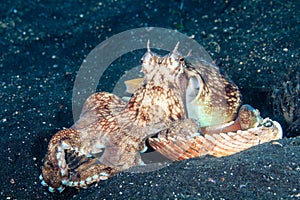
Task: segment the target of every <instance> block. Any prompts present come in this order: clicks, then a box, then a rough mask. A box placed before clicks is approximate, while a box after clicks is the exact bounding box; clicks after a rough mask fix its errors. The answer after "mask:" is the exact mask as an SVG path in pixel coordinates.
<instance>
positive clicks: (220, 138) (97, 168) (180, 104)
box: [40, 44, 280, 192]
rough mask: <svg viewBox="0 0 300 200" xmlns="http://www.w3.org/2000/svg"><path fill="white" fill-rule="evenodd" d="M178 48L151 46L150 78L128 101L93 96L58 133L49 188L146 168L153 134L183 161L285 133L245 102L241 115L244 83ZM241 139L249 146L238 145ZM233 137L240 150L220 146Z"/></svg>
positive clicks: (50, 155) (45, 178)
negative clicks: (159, 51) (163, 51)
mask: <svg viewBox="0 0 300 200" xmlns="http://www.w3.org/2000/svg"><path fill="white" fill-rule="evenodd" d="M177 47H178V46H176V47H175V49H174V51H173V52H171V53H170V54H168V55H166V56H164V57H161V56H158V55H156V54H154V53H152V52H151V51H150V48H149V44H148V51H147V53H146V54H145V55H144V57H143V58H142V71H143V73H144V75H145V76H144V79H143V83H142V84H141V86H140V87H139V88H138V89H137V90H136V92H134V94H133V95H132V97H131V98H130V100H129V101H128V102H125V101H123V100H121V99H120V98H119V97H117V96H115V95H113V94H110V93H105V92H101V93H96V94H93V95H91V96H90V97H89V98H88V99H87V100H86V102H85V105H84V107H83V110H82V113H81V115H80V119H79V120H78V121H77V122H76V123H75V124H74V125H73V126H72V127H71V128H70V129H65V130H62V131H59V132H58V133H56V134H55V135H54V136H53V137H52V139H51V140H50V142H49V146H48V152H47V155H46V157H45V161H44V164H43V166H42V176H41V177H40V178H41V180H42V184H43V185H44V186H48V189H49V191H51V192H53V191H54V190H55V189H57V190H58V191H60V192H61V191H62V190H63V189H64V187H65V186H70V187H80V188H85V187H87V186H89V185H90V184H92V183H96V182H99V181H100V180H105V179H107V178H109V177H111V176H113V175H114V174H116V173H118V172H119V171H122V170H125V169H128V168H130V167H133V166H137V165H142V164H143V162H142V160H141V156H140V152H141V151H143V150H144V149H145V147H146V146H145V141H146V140H147V139H148V140H149V144H150V145H151V146H152V147H153V148H154V149H155V150H157V151H158V152H160V153H162V154H163V155H165V156H166V157H169V158H170V159H172V160H182V159H188V158H193V157H197V156H201V155H206V154H210V155H214V156H217V157H220V156H224V155H231V154H232V153H236V152H239V151H242V150H245V149H246V148H249V147H251V146H254V145H257V144H258V143H259V142H260V141H263V142H265V141H269V140H270V139H274V138H278V135H280V134H278V133H279V132H280V131H278V125H277V124H276V125H277V126H273V125H272V123H269V126H264V125H263V124H264V123H260V121H258V120H259V119H260V118H259V113H257V112H254V111H253V110H252V109H248V107H246V109H244V108H245V106H244V107H242V108H241V109H240V112H239V114H238V117H237V113H238V110H239V107H240V105H241V100H240V96H241V95H240V93H239V90H238V88H237V87H236V86H235V85H234V84H233V83H231V82H229V81H228V80H227V79H225V78H224V77H223V76H222V75H220V73H219V72H218V70H217V68H216V67H214V66H211V64H208V63H206V62H202V61H199V60H193V59H187V60H184V59H183V57H182V56H181V55H180V54H179V53H178V52H177ZM194 110H195V111H196V112H195V113H193V111H194ZM233 120H235V121H233ZM265 123H266V122H265ZM257 124H260V125H261V126H260V127H258V126H257ZM270 124H271V125H270ZM244 129H245V130H244ZM242 130H244V132H243V131H242ZM224 131H225V132H224ZM154 135H156V137H154V138H151V137H152V136H154ZM270 135H272V136H273V137H271V136H270ZM239 140H243V144H242V145H235V146H234V145H232V144H231V143H233V144H236V143H240V141H239ZM257 141H258V142H257ZM227 142H228V144H230V145H229V146H230V147H232V146H234V148H227V147H226V145H225V147H226V148H225V149H222V148H221V150H220V147H224V143H227ZM227 146H228V145H227Z"/></svg>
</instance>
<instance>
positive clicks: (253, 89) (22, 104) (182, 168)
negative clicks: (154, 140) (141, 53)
mask: <svg viewBox="0 0 300 200" xmlns="http://www.w3.org/2000/svg"><path fill="white" fill-rule="evenodd" d="M299 10H300V3H299V1H297V0H294V1H279V0H274V1H270V0H267V1H263V0H254V1H248V0H244V1H240V0H219V1H204V0H202V1H201V0H198V1H196V0H192V1H188V0H170V1H156V0H152V1H138V0H135V1H128V0H124V1H122V0H113V1H102V2H100V1H79V0H76V1H75V0H74V1H30V0H27V1H21V0H15V1H9V2H8V1H7V2H1V3H0V47H1V48H0V55H1V56H0V72H1V76H0V85H1V87H0V108H1V112H0V148H1V152H0V174H1V175H0V183H1V185H0V197H1V199H60V198H61V199H72V198H74V199H94V198H98V199H104V198H105V199H158V198H159V197H161V198H163V199H167V198H169V199H186V198H188V199H199V198H200V199H212V198H215V199H280V198H283V199H297V198H300V157H299V155H300V140H299V138H297V137H296V136H299V135H300V134H299V132H300V131H299V123H300V122H299V121H298V122H297V121H296V120H297V113H296V114H295V119H294V121H296V123H298V124H296V123H294V125H295V126H296V128H295V129H293V130H290V129H288V127H289V125H288V124H287V122H286V121H285V119H284V117H283V115H282V112H281V111H277V112H276V111H274V110H273V104H274V102H275V103H276V102H278V101H280V97H281V96H280V95H279V96H276V95H275V99H274V98H272V91H273V89H274V88H280V87H281V86H282V83H284V82H286V81H292V82H293V81H294V82H295V81H296V73H297V72H299V71H300V65H299V63H300V62H299V47H300V40H299V32H300V23H299V22H300V14H299ZM145 26H154V27H164V28H168V29H173V30H174V29H177V30H178V31H180V32H182V33H185V34H187V35H188V36H191V35H193V36H194V38H195V40H197V41H198V42H199V43H200V44H201V45H203V47H204V48H205V49H206V50H207V51H208V52H209V53H210V55H211V57H212V58H213V59H214V60H215V62H216V63H217V64H218V65H219V66H220V69H221V71H223V72H224V73H226V74H227V75H228V77H229V78H230V79H232V80H233V81H234V82H235V83H236V84H237V85H238V86H239V87H240V89H241V91H242V93H243V96H244V102H245V103H249V104H251V105H253V106H254V107H256V108H258V109H259V110H260V111H261V113H262V115H263V116H264V117H266V116H269V117H271V118H273V119H276V120H278V121H279V122H280V123H281V124H282V125H283V127H284V129H285V135H286V136H293V137H292V138H285V139H283V140H281V141H279V143H280V144H281V145H278V144H277V145H274V144H264V145H261V146H258V147H255V148H253V149H250V150H249V151H246V152H243V153H239V154H236V155H234V156H230V157H226V158H221V159H216V158H209V157H205V158H198V159H193V160H188V161H183V162H178V163H174V164H172V165H171V166H169V167H168V168H164V169H162V170H160V171H155V172H150V173H145V174H130V173H121V174H119V175H117V176H116V177H114V178H112V179H110V180H108V181H103V182H102V183H100V184H99V186H97V187H95V188H91V189H88V190H84V191H80V192H78V191H76V190H73V189H68V190H66V191H65V192H64V193H63V194H56V193H54V194H51V193H49V192H47V190H46V189H45V188H43V187H41V185H40V183H39V180H38V176H39V174H40V166H41V164H42V159H43V156H44V155H45V153H46V148H47V144H48V142H49V139H50V138H51V136H52V135H53V134H55V132H56V131H58V130H59V129H61V128H62V127H69V126H71V125H72V123H73V118H72V109H71V107H72V105H71V97H72V89H73V84H74V80H75V77H76V72H77V71H78V69H79V67H80V65H81V63H82V62H83V60H84V58H85V57H86V56H87V55H88V53H89V52H90V51H91V50H92V49H93V48H94V47H95V46H97V45H98V44H99V43H101V42H102V41H103V40H105V39H106V38H109V37H111V36H113V35H115V34H117V33H119V32H122V31H126V30H129V29H133V28H138V27H145ZM129 56H130V55H129ZM136 58H138V56H136ZM125 61H128V64H130V63H132V62H133V63H134V62H135V61H134V60H133V61H132V60H130V58H129V59H128V58H127V59H125V60H123V61H120V63H121V65H125V66H126V62H125ZM117 66H118V65H116V66H115V68H114V69H116V70H118V67H117ZM115 73H116V74H118V72H115ZM286 75H289V76H288V77H290V78H286ZM114 78H115V76H114V74H109V73H108V74H107V79H106V80H104V81H103V83H101V84H102V85H99V90H107V91H110V90H111V89H112V84H113V83H114ZM298 95H299V93H298ZM296 98H297V97H296ZM298 99H299V96H298ZM298 102H299V100H298ZM297 109H298V119H299V118H300V117H299V116H300V114H299V113H300V111H299V104H298V107H297ZM297 127H298V129H297Z"/></svg>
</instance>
